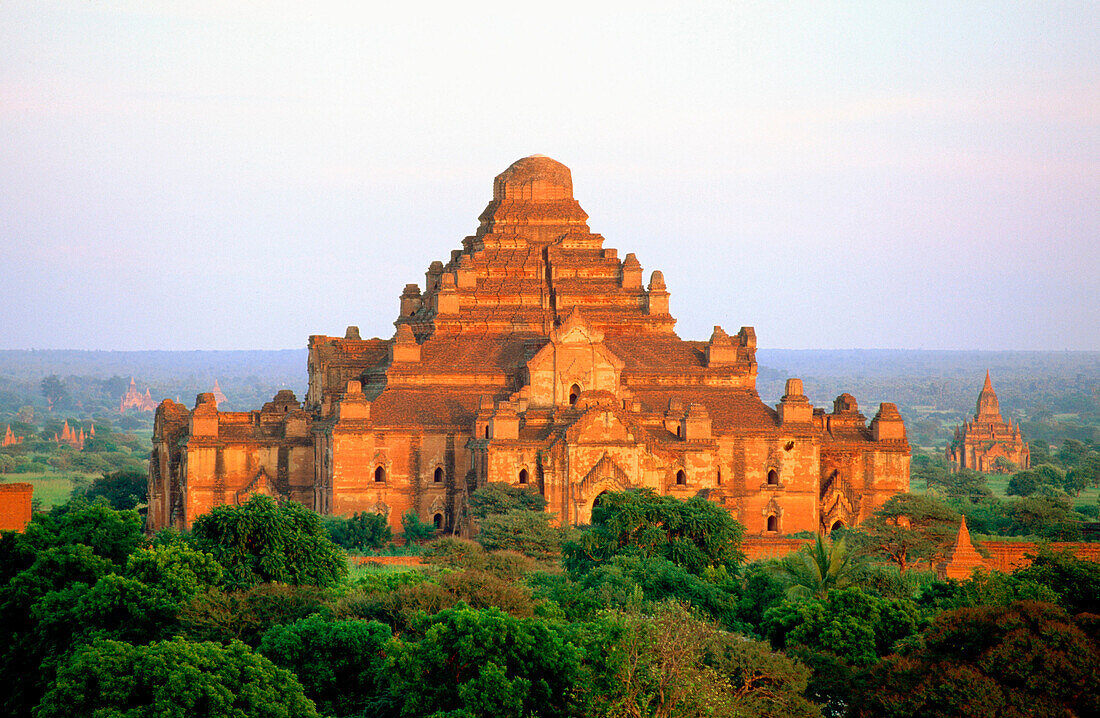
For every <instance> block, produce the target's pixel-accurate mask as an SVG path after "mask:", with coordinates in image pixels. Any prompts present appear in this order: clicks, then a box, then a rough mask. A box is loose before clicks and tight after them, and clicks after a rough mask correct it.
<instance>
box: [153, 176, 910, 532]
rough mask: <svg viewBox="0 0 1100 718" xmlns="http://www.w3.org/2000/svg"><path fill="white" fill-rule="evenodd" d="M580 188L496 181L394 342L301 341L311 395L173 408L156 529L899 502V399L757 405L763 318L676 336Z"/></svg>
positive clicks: (350, 335) (797, 398) (847, 510)
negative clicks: (587, 207)
mask: <svg viewBox="0 0 1100 718" xmlns="http://www.w3.org/2000/svg"><path fill="white" fill-rule="evenodd" d="M572 190H573V187H572V177H571V174H570V171H569V169H568V168H567V167H565V166H564V165H562V164H560V163H558V162H555V161H554V160H551V159H549V158H546V157H542V156H534V157H528V158H525V159H522V160H519V161H517V162H516V163H514V164H513V165H512V166H511V167H509V168H508V169H507V170H505V171H504V172H503V173H502V174H500V175H499V176H498V177H497V178H496V180H495V182H494V185H493V199H492V201H491V202H489V205H488V206H487V207H486V209H485V211H484V212H483V213H482V214H481V217H480V224H479V226H478V228H477V231H476V232H475V233H474V234H473V235H472V236H469V237H466V238H465V239H464V240H463V242H462V247H461V249H456V250H453V251H452V252H451V255H450V258H449V260H448V261H447V262H446V263H443V262H439V261H436V262H432V263H431V265H430V266H429V267H428V270H427V272H426V274H425V278H424V286H423V289H422V288H421V287H420V286H419V285H417V284H408V285H406V286H405V289H404V291H403V292H402V293H401V296H400V308H399V311H398V317H397V320H396V321H395V322H394V324H395V326H396V332H395V333H394V335H393V337H392V338H390V339H362V338H360V336H359V331H358V329H357V328H355V327H349V328H348V330H347V332H346V333H345V335H344V336H343V337H339V336H336V337H333V336H319V335H318V336H311V337H310V339H309V358H308V371H309V385H308V388H307V390H306V393H305V396H304V398H303V400H301V401H299V399H298V398H297V397H296V396H295V395H294V394H293V393H292V392H290V391H280V392H279V393H278V394H276V395H275V397H274V398H273V400H272V401H271V402H268V403H267V404H265V405H264V406H263V407H262V408H261V409H259V410H256V411H250V412H224V411H220V410H219V408H218V401H217V400H216V398H215V397H214V395H213V394H210V393H207V394H200V395H199V396H198V398H197V400H196V403H195V405H194V407H192V408H188V407H187V406H184V405H182V404H178V403H176V402H173V401H170V400H166V401H164V402H162V403H161V404H160V406H159V407H158V409H157V413H156V419H155V428H154V437H153V443H154V446H153V452H152V460H151V461H150V473H149V513H148V521H149V528H150V529H151V530H155V529H158V528H161V527H164V526H176V527H181V528H182V527H187V526H189V525H190V524H191V522H192V521H193V520H194V518H195V517H196V516H198V515H200V514H202V513H203V512H205V511H208V510H209V509H210V508H211V507H213V506H217V505H220V504H227V503H238V502H241V501H243V500H245V499H247V497H248V496H249V495H251V494H253V493H257V492H259V493H266V494H270V495H273V496H276V497H279V498H286V499H293V500H295V501H299V502H301V503H303V504H305V505H306V506H310V507H312V508H314V509H315V510H317V511H318V512H320V513H322V514H341V515H347V514H351V513H354V512H359V511H373V512H379V513H383V514H385V515H387V516H388V518H389V522H390V524H391V525H392V526H393V527H394V528H399V527H400V524H401V517H402V515H403V514H404V513H406V512H407V511H414V512H416V513H417V514H418V515H419V516H420V517H421V518H422V519H423V520H425V521H428V522H433V523H434V524H435V525H437V526H439V527H440V528H442V529H446V530H463V529H464V528H465V506H466V500H467V497H468V495H469V493H470V492H472V491H473V490H475V489H476V488H478V487H479V486H482V485H484V484H485V483H487V482H505V483H509V484H513V485H515V486H524V487H529V488H530V489H531V490H534V491H537V492H539V493H540V494H542V495H543V496H544V497H545V498H546V499H547V502H548V509H547V510H548V511H551V512H553V513H555V514H556V515H557V516H558V520H559V521H561V522H563V523H567V524H584V523H587V522H588V521H589V519H590V516H591V511H592V506H593V504H594V503H595V502H596V501H598V499H599V496H600V495H601V494H602V493H603V492H606V491H618V490H623V489H630V488H641V487H645V488H650V489H653V490H654V491H657V492H659V493H661V494H667V495H673V496H678V497H681V498H688V497H691V496H696V495H699V496H703V497H706V498H707V499H709V500H711V501H714V502H716V503H717V504H719V505H721V506H722V507H724V508H725V509H726V510H727V511H729V512H730V513H731V514H732V515H733V516H734V517H735V518H737V519H738V520H739V521H741V522H742V523H743V524H744V525H745V526H746V529H747V531H748V533H749V534H754V535H764V536H769V535H781V534H786V533H793V532H798V531H804V530H809V531H816V530H819V529H825V530H831V529H832V528H834V527H836V526H840V525H853V524H856V523H858V522H859V521H861V520H862V519H863V518H865V517H866V516H868V515H869V514H870V513H871V512H873V511H874V510H875V509H876V508H878V507H879V506H880V505H881V504H882V503H883V502H884V501H885V500H886V499H887V498H889V497H890V496H891V495H893V494H894V493H896V492H899V491H907V490H908V488H909V444H908V442H907V441H906V435H905V427H904V424H903V422H902V418H901V416H900V415H899V413H898V411H897V408H896V407H895V406H894V405H893V404H882V405H880V407H879V408H878V411H877V413H876V415H875V416H874V418H873V419H872V420H871V421H870V423H868V422H867V420H866V417H865V416H864V415H863V414H862V413H861V412H860V409H859V406H858V405H857V403H856V400H855V398H854V397H852V396H851V395H849V394H842V395H841V396H839V397H837V399H836V401H835V402H834V404H833V406H832V407H831V410H826V409H824V408H815V407H814V406H812V405H811V404H810V402H809V401H808V400H807V398H806V396H805V395H804V394H803V389H802V382H801V381H800V380H798V379H790V380H788V381H787V385H786V394H785V395H784V396H783V398H782V400H781V401H780V403H779V404H777V405H776V406H774V407H772V406H768V405H766V404H764V402H763V401H761V399H760V397H759V395H758V394H757V391H756V375H757V363H756V334H755V332H754V331H753V329H752V327H741V328H740V330H739V331H737V332H736V333H733V334H728V333H727V332H725V331H723V329H722V328H721V327H715V328H714V331H713V333H712V334H711V336H710V338H709V339H707V340H706V341H685V340H683V339H681V338H680V337H679V336H677V335H676V333H675V331H674V327H675V323H676V320H675V319H674V318H673V317H672V316H671V315H670V314H669V303H668V302H669V293H668V291H667V289H666V286H665V283H664V278H663V276H662V274H661V272H659V271H655V272H653V273H652V274H650V276H649V281H648V283H643V272H642V267H641V264H640V263H639V262H638V259H637V258H636V257H635V256H634V254H627V255H626V256H625V257H622V258H620V257H619V255H618V252H617V251H616V250H614V249H610V248H607V247H604V239H603V237H602V236H600V235H599V234H594V233H592V232H591V231H590V229H589V227H588V224H587V221H588V215H587V214H586V213H585V212H584V210H582V209H581V206H580V205H579V204H578V202H577V201H576V200H575V199H574V198H573V191H572Z"/></svg>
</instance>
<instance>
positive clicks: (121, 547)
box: [20, 499, 144, 567]
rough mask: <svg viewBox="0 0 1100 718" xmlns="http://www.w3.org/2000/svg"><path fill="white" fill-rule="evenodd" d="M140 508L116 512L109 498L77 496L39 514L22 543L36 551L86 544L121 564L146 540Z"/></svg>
mask: <svg viewBox="0 0 1100 718" xmlns="http://www.w3.org/2000/svg"><path fill="white" fill-rule="evenodd" d="M143 529H144V525H143V522H142V520H141V516H139V515H138V513H137V512H136V511H115V510H114V509H112V508H111V507H110V505H109V504H108V503H107V502H106V501H105V500H102V499H100V500H97V501H95V502H92V503H89V502H87V501H84V500H82V499H73V500H72V501H69V502H67V503H64V504H62V505H60V506H56V507H54V509H53V510H51V511H50V512H49V513H48V514H35V515H34V517H33V518H32V519H31V522H30V523H29V524H27V528H26V530H25V532H24V533H23V536H22V538H21V539H20V543H21V544H22V545H24V546H25V547H27V548H29V549H30V550H31V551H32V552H33V551H41V550H43V549H46V548H50V547H55V546H69V545H73V544H82V545H84V546H87V547H89V548H90V549H91V550H92V552H93V553H94V554H95V555H96V556H102V557H103V558H105V559H107V560H108V561H110V562H111V563H113V564H115V565H116V566H118V567H121V566H123V565H124V564H125V563H126V559H127V558H128V557H129V556H130V554H131V553H133V552H134V550H135V549H137V548H138V546H140V545H141V544H142V542H143V541H144V532H143Z"/></svg>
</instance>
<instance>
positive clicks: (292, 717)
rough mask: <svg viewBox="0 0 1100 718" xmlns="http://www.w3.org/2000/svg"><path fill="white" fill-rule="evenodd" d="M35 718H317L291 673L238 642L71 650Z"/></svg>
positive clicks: (99, 644) (112, 644)
mask: <svg viewBox="0 0 1100 718" xmlns="http://www.w3.org/2000/svg"><path fill="white" fill-rule="evenodd" d="M35 715H36V716H39V717H40V718H51V717H52V716H64V717H65V718H71V717H72V716H93V715H95V716H108V715H111V716H121V715H141V716H147V717H148V718H161V717H163V718H170V717H171V716H180V715H189V716H223V715H224V716H229V715H240V716H246V715H247V716H257V717H262V716H271V717H272V718H274V716H284V717H285V718H296V717H298V716H301V717H302V718H316V716H317V710H316V709H315V708H314V706H313V702H312V701H310V700H309V699H308V698H306V697H305V695H304V694H303V692H302V686H301V684H299V683H298V680H297V678H295V677H294V675H293V674H292V673H290V672H289V671H286V670H284V669H282V668H277V667H275V665H274V664H272V663H271V661H269V660H268V659H266V658H263V657H261V656H257V655H255V654H253V653H252V651H250V650H249V649H248V647H247V646H244V645H243V644H240V643H235V644H232V645H230V646H229V647H228V648H223V647H221V646H218V645H216V644H213V643H191V642H189V641H185V640H183V639H179V638H177V639H175V640H172V641H164V642H161V643H153V644H150V645H147V646H131V645H130V644H127V643H120V642H118V641H96V642H95V643H93V644H92V645H90V646H87V647H85V648H82V649H81V650H79V651H77V652H76V654H75V655H74V656H73V657H72V659H71V660H70V661H69V662H68V663H67V664H66V665H64V666H62V668H61V669H60V670H59V671H58V676H57V681H56V682H55V683H54V685H53V687H52V688H50V690H49V692H48V693H47V694H46V696H45V697H44V698H43V699H42V702H41V703H40V704H39V706H38V709H37V711H36V712H35Z"/></svg>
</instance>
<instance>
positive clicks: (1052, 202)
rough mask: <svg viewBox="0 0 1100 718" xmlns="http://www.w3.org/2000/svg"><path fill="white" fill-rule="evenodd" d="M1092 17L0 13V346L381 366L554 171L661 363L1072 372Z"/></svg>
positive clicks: (181, 9)
mask: <svg viewBox="0 0 1100 718" xmlns="http://www.w3.org/2000/svg"><path fill="white" fill-rule="evenodd" d="M1097 27H1100V5H1097V4H1090V3H1056V2H1049V3H1016V4H1000V3H997V4H989V5H978V4H964V5H962V6H959V5H958V4H954V3H932V4H921V5H916V6H915V5H910V4H905V3H861V4H843V5H838V6H829V5H825V4H820V3H790V4H785V5H782V6H777V5H775V4H772V3H763V2H761V3H752V2H749V3H738V4H730V3H722V2H704V3H700V4H698V5H693V6H691V7H690V8H688V9H685V10H676V9H670V8H668V7H667V6H665V5H663V4H650V5H647V4H645V3H641V4H639V3H632V4H630V5H629V6H625V5H622V6H620V5H616V4H593V3H585V4H582V3H570V2H564V3H556V4H554V5H553V6H552V7H546V6H536V7H521V6H517V5H516V4H514V3H469V4H464V5H457V6H450V7H446V8H443V9H440V10H439V11H433V12H430V13H429V12H427V11H426V9H424V8H416V7H413V8H404V7H385V8H364V7H362V6H360V5H359V4H353V3H346V4H344V3H319V4H316V3H311V4H309V5H304V4H303V5H298V4H294V3H288V4H277V5H269V4H260V3H241V4H237V3H234V4H223V3H215V2H194V3H179V4H175V3H158V2H151V3H147V2H136V0H135V1H133V2H118V3H112V4H110V5H100V4H94V5H93V4H77V3H64V2H62V3H33V4H32V3H24V2H10V3H4V4H3V5H0V133H2V136H3V137H4V138H5V141H4V142H0V307H2V309H3V314H2V316H3V319H2V320H0V349H26V350H32V349H66V350H100V351H133V350H164V351H205V350H209V351H219V350H221V351H237V350H277V349H301V348H303V347H305V345H306V342H307V341H308V337H309V335H311V334H328V335H336V336H342V335H343V333H344V328H345V327H346V326H347V325H351V324H354V325H357V326H359V327H360V330H361V333H362V336H364V337H371V336H380V337H383V338H386V337H390V336H392V334H393V325H392V322H393V320H394V319H395V318H396V316H397V309H398V297H399V295H400V293H401V291H402V289H403V288H404V286H405V284H406V283H410V282H416V283H418V284H420V285H421V287H423V280H424V272H425V270H426V269H427V267H428V265H429V264H430V263H431V262H432V261H433V260H436V259H440V260H446V259H447V258H448V256H449V254H450V251H451V250H452V249H457V248H459V247H461V240H462V238H463V237H465V236H467V235H470V234H473V232H474V230H475V229H476V228H477V216H478V215H479V214H480V212H481V211H482V209H483V208H484V207H485V205H486V204H487V203H488V201H489V199H490V198H491V193H492V180H493V177H494V176H495V175H497V174H499V173H500V172H501V171H503V170H504V169H505V168H506V167H507V166H508V165H509V164H511V163H512V162H513V161H515V160H516V159H518V158H520V157H523V156H527V155H530V154H535V153H542V154H546V155H549V156H551V157H553V158H554V159H557V160H559V161H561V162H563V163H564V164H566V165H567V166H569V167H570V168H571V169H572V172H573V182H574V194H575V196H576V198H577V199H578V201H579V202H580V204H581V206H582V207H583V208H584V209H585V210H586V211H587V212H588V214H589V215H590V219H589V226H590V227H591V229H592V231H593V232H596V233H600V234H602V235H603V236H604V237H605V246H606V247H609V248H616V249H618V250H619V256H623V255H625V254H626V253H627V252H634V253H636V254H637V257H638V259H639V261H640V262H641V264H642V267H643V269H644V271H645V277H646V278H647V279H648V276H649V274H650V272H651V271H653V270H655V269H660V270H662V272H663V273H664V276H665V280H666V283H667V285H668V288H669V291H670V292H671V302H670V304H671V311H672V314H673V315H674V316H675V317H676V318H677V320H678V323H677V327H676V329H677V333H678V334H679V335H680V336H681V337H683V338H685V339H695V340H698V339H706V338H707V337H708V336H709V335H710V333H711V328H712V327H713V325H716V324H719V325H722V326H723V327H724V328H725V329H726V330H727V331H729V332H730V333H733V332H736V331H737V329H738V328H739V327H740V326H742V325H748V326H754V327H755V328H756V332H757V336H758V345H759V347H760V348H761V349H765V348H766V349H774V350H813V351H830V350H844V349H855V348H859V349H861V350H872V349H885V350H894V349H897V350H931V351H1097V350H1100V331H1097V328H1098V327H1100V301H1098V300H1097V299H1096V296H1095V293H1096V286H1097V283H1098V282H1097V279H1098V278H1100V202H1097V198H1098V197H1100V43H1097V42H1096V41H1095V40H1096V33H1095V29H1096V28H1097Z"/></svg>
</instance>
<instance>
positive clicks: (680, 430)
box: [676, 424, 684, 436]
mask: <svg viewBox="0 0 1100 718" xmlns="http://www.w3.org/2000/svg"><path fill="white" fill-rule="evenodd" d="M683 435H684V430H683V427H681V426H680V424H677V425H676V436H683Z"/></svg>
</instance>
